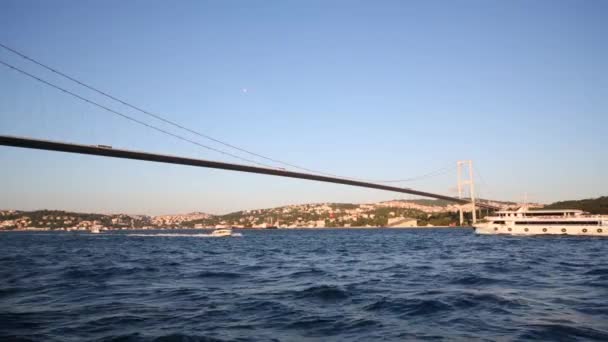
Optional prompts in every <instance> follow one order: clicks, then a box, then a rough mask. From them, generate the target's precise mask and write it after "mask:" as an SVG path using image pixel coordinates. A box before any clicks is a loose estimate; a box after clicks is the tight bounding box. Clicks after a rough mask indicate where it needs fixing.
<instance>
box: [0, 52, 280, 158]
mask: <svg viewBox="0 0 608 342" xmlns="http://www.w3.org/2000/svg"><path fill="white" fill-rule="evenodd" d="M0 64H3V65H4V66H6V67H8V68H10V69H13V70H15V71H17V72H19V73H21V74H23V75H26V76H28V77H31V78H33V79H35V80H36V81H38V82H41V83H44V84H46V85H48V86H49V87H53V88H55V89H57V90H60V91H62V92H64V93H66V94H68V95H71V96H73V97H75V98H77V99H79V100H81V101H84V102H86V103H89V104H91V105H94V106H96V107H99V108H101V109H103V110H105V111H108V112H110V113H113V114H115V115H118V116H120V117H122V118H124V119H127V120H129V121H132V122H135V123H137V124H139V125H142V126H145V127H148V128H150V129H153V130H155V131H158V132H161V133H163V134H166V135H169V136H172V137H174V138H177V139H180V140H182V141H185V142H188V143H191V144H194V145H197V146H199V147H202V148H206V149H208V150H211V151H215V152H218V153H221V154H224V155H227V156H230V157H233V158H237V159H240V160H242V161H245V162H248V163H254V164H257V165H260V166H264V167H267V168H273V167H272V166H270V165H266V164H263V163H259V162H257V161H254V160H251V159H247V158H243V157H240V156H237V155H235V154H232V153H229V152H226V151H222V150H220V149H217V148H213V147H210V146H207V145H203V144H201V143H199V142H196V141H194V140H191V139H188V138H186V137H183V136H181V135H178V134H175V133H172V132H169V131H167V130H164V129H162V128H160V127H156V126H154V125H151V124H149V123H146V122H143V121H141V120H138V119H136V118H133V117H131V116H129V115H127V114H124V113H121V112H118V111H116V110H114V109H112V108H109V107H106V106H104V105H102V104H100V103H97V102H95V101H93V100H89V99H87V98H85V97H82V96H80V95H78V94H76V93H74V92H71V91H69V90H67V89H65V88H62V87H60V86H58V85H56V84H53V83H51V82H48V81H46V80H43V79H42V78H39V77H38V76H35V75H32V74H30V73H28V72H27V71H25V70H22V69H19V68H17V67H16V66H13V65H11V64H8V63H6V62H4V61H2V60H0Z"/></svg>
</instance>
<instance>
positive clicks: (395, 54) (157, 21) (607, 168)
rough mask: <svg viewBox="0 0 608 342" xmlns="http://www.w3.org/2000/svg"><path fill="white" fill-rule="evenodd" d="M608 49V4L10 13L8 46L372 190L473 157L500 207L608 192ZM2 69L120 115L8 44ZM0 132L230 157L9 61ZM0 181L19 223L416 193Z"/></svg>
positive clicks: (171, 171) (145, 168)
mask: <svg viewBox="0 0 608 342" xmlns="http://www.w3.org/2000/svg"><path fill="white" fill-rule="evenodd" d="M607 37H608V2H606V1H574V0H573V1H487V0H479V1H177V2H172V1H75V0H74V1H28V0H25V1H24V0H19V1H12V0H4V1H1V2H0V42H2V43H4V44H6V45H9V46H11V47H13V48H15V49H17V50H20V51H22V52H24V53H26V54H28V55H30V56H32V57H34V58H37V59H39V60H41V61H43V62H45V63H47V64H49V65H51V66H53V67H56V68H57V69H59V70H62V71H64V72H65V73H68V74H70V75H73V76H75V77H77V78H80V79H82V80H84V81H86V82H88V83H90V84H92V85H95V86H96V87H99V88H100V89H103V90H107V91H108V92H110V93H112V94H114V95H116V96H118V97H121V98H124V99H128V100H129V101H130V102H132V103H134V104H137V105H140V106H142V107H144V108H146V109H148V110H150V111H153V112H155V113H160V114H163V115H165V116H167V117H168V118H170V119H172V120H175V121H177V122H180V123H182V124H184V125H187V126H188V127H192V128H193V129H196V130H199V131H201V132H204V133H206V134H209V135H211V136H214V137H216V138H220V139H224V140H226V141H229V142H230V143H232V144H235V145H238V146H242V147H245V148H248V149H250V150H253V151H256V152H259V153H263V154H266V155H269V156H272V157H275V158H278V159H282V160H286V161H289V162H292V163H296V164H299V165H303V166H307V167H310V168H314V169H320V170H325V171H327V172H331V173H336V174H341V175H347V176H353V177H362V178H372V179H394V178H408V177H412V176H417V175H421V174H425V173H427V172H430V171H433V170H437V169H439V168H442V167H444V166H446V165H455V162H456V160H458V159H472V160H474V163H475V166H476V169H477V170H478V171H479V172H480V174H481V176H482V178H480V179H478V181H479V183H480V184H479V189H480V192H481V194H482V195H483V196H486V197H493V198H497V199H504V200H520V199H521V198H522V197H523V195H524V193H526V192H527V193H528V194H529V195H528V196H529V198H530V199H531V200H535V201H541V202H551V201H555V200H562V199H577V198H587V197H595V196H600V195H606V194H608V177H606V174H607V172H608V152H607V150H608V38H607ZM0 59H1V60H3V61H6V62H9V63H11V64H14V65H16V66H19V67H21V68H24V69H25V70H28V71H30V72H32V73H35V74H37V75H40V76H42V77H45V78H46V79H48V80H50V81H53V82H56V83H58V84H60V85H62V86H65V87H67V88H69V89H72V90H74V91H78V92H79V93H81V94H83V95H86V96H89V97H91V98H93V99H96V100H98V101H100V102H103V103H105V104H111V103H110V102H108V101H107V100H104V99H103V98H101V97H99V96H97V95H95V94H93V93H91V92H88V91H86V90H84V89H82V88H79V87H77V86H75V85H72V84H70V83H69V82H66V81H65V80H62V79H60V78H58V77H56V76H55V75H53V74H51V73H49V72H46V71H45V70H43V69H41V68H39V67H36V66H35V65H32V64H31V63H27V62H26V61H24V60H22V59H20V58H19V57H16V56H14V55H11V54H10V53H8V52H7V51H4V50H1V49H0ZM244 89H247V91H246V92H245V91H244ZM111 105H112V106H113V108H116V109H119V110H121V111H125V112H127V113H129V114H130V115H133V116H135V117H137V118H140V119H143V120H147V121H149V122H151V123H154V121H152V120H150V119H149V118H147V117H145V116H143V115H141V114H140V113H137V112H134V111H129V110H128V109H126V108H124V107H120V106H119V105H116V104H111ZM155 124H158V125H159V126H161V127H165V128H169V129H172V128H171V127H167V126H166V125H162V124H160V123H155ZM176 132H177V131H176ZM0 134H11V135H24V136H33V137H38V138H47V139H56V140H67V141H73V142H80V143H86V144H108V145H113V146H115V147H122V148H129V149H138V150H146V151H154V152H161V153H170V154H176V155H184V156H195V157H201V158H208V159H216V160H225V161H237V160H233V159H230V158H228V157H225V156H222V155H219V154H217V153H213V152H210V151H206V150H203V149H200V148H198V147H195V146H191V145H188V144H186V143H183V142H181V141H179V140H176V139H174V138H171V137H167V136H164V135H162V134H160V133H157V132H154V131H150V130H149V129H146V128H143V127H139V126H137V125H134V124H132V123H130V122H128V121H125V120H124V119H121V118H118V117H113V116H111V115H110V114H108V113H105V112H103V111H102V110H99V109H97V108H94V107H92V106H90V105H88V104H84V103H81V102H78V101H76V100H74V99H73V98H70V97H69V96H66V95H65V94H62V93H60V92H58V91H56V90H54V89H51V88H48V87H46V86H44V85H41V84H38V83H36V82H34V81H32V80H30V79H27V78H25V77H24V76H22V75H19V74H17V73H16V72H14V71H12V70H10V69H7V68H6V67H4V66H0ZM201 142H202V143H208V144H209V145H213V146H216V147H221V146H218V145H216V144H213V143H211V142H206V141H204V140H201ZM237 162H238V161H237ZM0 178H1V179H2V189H1V192H0V208H12V209H38V208H52V209H66V210H79V211H95V212H128V213H145V214H159V213H176V212H188V211H194V210H200V211H206V212H211V213H225V212H229V211H234V210H240V209H249V208H260V207H269V206H277V205H283V204H289V203H304V202H325V201H343V202H366V201H376V200H384V199H392V198H407V197H404V196H402V195H398V194H392V193H385V192H380V191H374V190H362V189H353V188H349V187H345V186H339V185H327V184H322V183H315V182H307V181H300V180H289V179H280V178H274V177H269V176H260V175H247V174H240V173H234V172H227V171H219V170H206V169H197V168H189V167H185V166H170V165H162V164H154V163H145V162H137V161H125V160H112V159H104V158H96V157H87V156H77V155H67V154H60V153H49V152H40V151H28V150H20V149H14V148H5V147H2V148H0ZM482 181H483V182H482ZM455 183H456V176H455V172H450V173H447V174H444V175H441V176H438V177H435V178H431V179H425V180H422V181H415V182H410V183H404V184H403V185H404V186H407V187H412V188H420V189H422V190H428V191H436V192H440V193H445V194H453V192H451V191H452V190H451V189H452V188H453V187H454V185H455Z"/></svg>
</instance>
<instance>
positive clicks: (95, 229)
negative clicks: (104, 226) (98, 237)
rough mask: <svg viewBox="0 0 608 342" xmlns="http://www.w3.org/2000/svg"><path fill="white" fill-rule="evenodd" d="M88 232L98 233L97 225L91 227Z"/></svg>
mask: <svg viewBox="0 0 608 342" xmlns="http://www.w3.org/2000/svg"><path fill="white" fill-rule="evenodd" d="M90 232H91V234H99V233H100V231H99V227H98V226H93V227H91V231H90Z"/></svg>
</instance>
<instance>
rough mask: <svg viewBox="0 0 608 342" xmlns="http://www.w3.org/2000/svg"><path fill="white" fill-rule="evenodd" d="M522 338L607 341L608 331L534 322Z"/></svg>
mask: <svg viewBox="0 0 608 342" xmlns="http://www.w3.org/2000/svg"><path fill="white" fill-rule="evenodd" d="M520 339H523V340H531V339H539V340H547V341H556V340H559V341H576V340H580V339H589V340H597V341H606V340H608V331H605V330H603V331H600V330H596V329H591V328H585V327H574V326H571V325H564V324H534V325H529V326H528V330H527V331H526V332H524V333H523V334H522V335H521V336H520Z"/></svg>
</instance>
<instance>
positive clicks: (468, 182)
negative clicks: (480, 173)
mask: <svg viewBox="0 0 608 342" xmlns="http://www.w3.org/2000/svg"><path fill="white" fill-rule="evenodd" d="M456 167H457V169H458V198H460V199H462V196H463V187H464V186H468V187H469V194H470V196H471V204H472V205H473V210H472V213H473V224H475V223H476V222H477V213H476V210H475V209H476V207H475V181H474V180H473V161H472V160H459V161H457V162H456ZM463 167H466V168H467V171H468V173H469V178H468V179H466V178H464V179H463V178H462V176H463V170H462V169H463ZM462 206H463V205H460V210H459V212H460V225H461V226H462V224H463V223H464V215H463V212H462Z"/></svg>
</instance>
